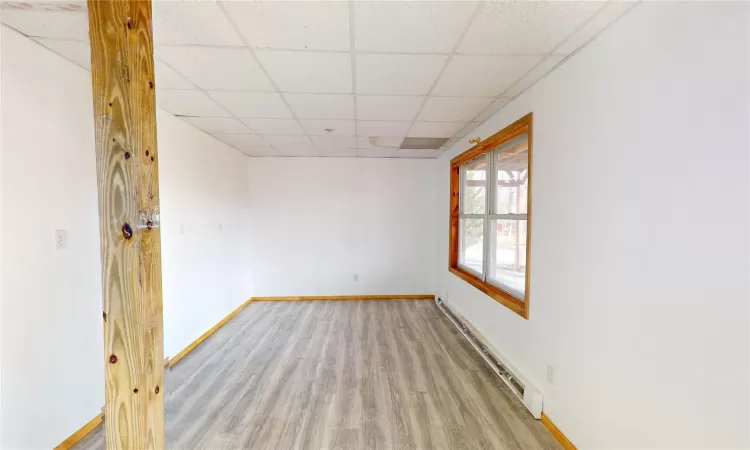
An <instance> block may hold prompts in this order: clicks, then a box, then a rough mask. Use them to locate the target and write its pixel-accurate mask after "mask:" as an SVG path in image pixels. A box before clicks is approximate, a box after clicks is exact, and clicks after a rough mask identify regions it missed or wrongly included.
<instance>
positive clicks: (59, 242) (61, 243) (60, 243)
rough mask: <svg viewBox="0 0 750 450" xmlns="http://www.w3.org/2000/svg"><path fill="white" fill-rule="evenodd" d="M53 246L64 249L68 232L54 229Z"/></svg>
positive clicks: (66, 244)
mask: <svg viewBox="0 0 750 450" xmlns="http://www.w3.org/2000/svg"><path fill="white" fill-rule="evenodd" d="M55 248H56V249H58V250H65V249H66V248H68V232H67V231H65V230H55Z"/></svg>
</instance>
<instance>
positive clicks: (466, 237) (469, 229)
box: [458, 218, 484, 273]
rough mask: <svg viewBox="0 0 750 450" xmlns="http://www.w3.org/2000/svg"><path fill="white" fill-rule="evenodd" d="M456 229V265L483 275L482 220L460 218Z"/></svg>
mask: <svg viewBox="0 0 750 450" xmlns="http://www.w3.org/2000/svg"><path fill="white" fill-rule="evenodd" d="M458 228H459V233H460V234H459V250H458V252H459V253H458V263H459V264H461V265H462V266H464V267H467V268H469V269H471V270H473V271H474V272H477V273H484V219H466V218H461V220H460V221H459V225H458Z"/></svg>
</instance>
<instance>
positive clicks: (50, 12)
mask: <svg viewBox="0 0 750 450" xmlns="http://www.w3.org/2000/svg"><path fill="white" fill-rule="evenodd" d="M633 4H634V3H632V2H628V1H619V2H618V1H609V2H605V1H537V2H533V1H526V2H502V1H493V2H475V1H429V0H427V1H377V2H376V1H359V0H352V1H265V2H263V1H241V0H235V1H218V2H217V1H199V0H198V1H174V0H173V1H159V0H154V20H153V23H154V42H155V59H156V65H155V71H156V86H157V104H158V105H159V106H160V107H161V108H163V109H165V110H167V111H169V112H171V113H172V114H175V115H178V116H187V117H184V120H185V121H186V122H188V123H190V124H192V125H193V126H195V127H198V128H200V129H202V130H204V131H206V132H207V133H210V134H212V135H214V136H216V137H217V138H219V139H221V140H222V141H224V142H226V143H227V144H229V145H231V146H233V147H235V148H236V149H238V150H240V151H242V152H244V153H246V154H248V155H250V156H336V157H340V156H350V157H381V158H382V157H405V158H434V157H436V156H438V155H439V154H440V153H441V152H442V150H443V149H445V148H447V147H448V146H450V145H452V144H453V143H455V142H457V141H458V140H460V139H462V138H464V137H465V136H466V135H467V133H469V132H470V131H471V130H473V129H474V128H476V126H477V125H479V123H481V122H482V121H484V120H486V119H487V118H489V117H490V116H491V115H492V114H494V113H496V112H497V111H499V110H500V109H501V108H502V107H503V106H504V105H505V104H506V103H507V102H508V101H509V100H510V99H511V98H513V97H514V96H516V95H518V94H520V93H521V92H522V91H523V90H525V89H526V88H528V87H529V86H531V85H532V84H533V83H534V82H536V81H537V80H539V79H540V78H541V77H543V76H544V75H545V74H546V73H548V72H549V71H550V70H552V69H554V68H555V66H557V65H558V64H559V63H560V62H561V61H562V60H563V59H564V58H565V57H566V56H568V55H570V54H571V53H573V52H575V51H576V50H577V49H579V48H580V47H581V46H582V45H585V44H586V43H587V42H588V41H589V40H591V39H592V38H593V37H595V36H596V35H597V34H598V33H599V32H600V31H601V30H603V29H604V28H606V27H607V26H609V25H610V24H611V23H613V22H614V21H615V20H616V19H617V18H618V17H619V16H621V15H622V14H623V13H624V12H625V11H627V10H628V9H629V8H630V7H632V5H633ZM1 5H2V15H0V19H1V20H2V22H3V23H4V24H6V25H7V26H10V27H12V28H14V29H16V30H18V31H19V32H21V33H23V34H25V35H27V36H29V37H31V38H33V39H35V40H36V41H38V42H39V43H41V44H42V45H45V46H46V47H48V48H50V49H51V50H52V51H54V52H57V53H59V54H60V55H62V56H63V57H65V58H68V59H69V60H71V61H73V62H74V63H76V64H78V65H80V66H82V67H85V68H87V69H88V68H89V67H90V56H89V44H88V22H87V16H86V12H85V7H86V6H85V3H81V2H67V1H65V0H62V1H60V0H58V1H57V2H50V1H49V0H47V1H45V2H42V3H34V1H33V0H32V1H31V2H29V1H28V0H27V1H26V2H23V3H21V2H6V3H1ZM327 129H330V130H332V131H330V132H329V131H326V130H327ZM406 136H409V137H444V138H451V139H450V140H449V141H448V142H447V143H446V144H445V145H444V146H443V147H442V148H441V149H436V150H400V149H398V147H399V145H400V143H401V140H402V139H403V138H404V137H406Z"/></svg>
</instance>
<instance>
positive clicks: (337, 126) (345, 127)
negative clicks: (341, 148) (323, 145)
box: [300, 119, 354, 136]
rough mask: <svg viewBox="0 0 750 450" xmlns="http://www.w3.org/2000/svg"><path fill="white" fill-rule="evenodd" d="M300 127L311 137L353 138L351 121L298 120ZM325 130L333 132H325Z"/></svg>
mask: <svg viewBox="0 0 750 450" xmlns="http://www.w3.org/2000/svg"><path fill="white" fill-rule="evenodd" d="M300 123H301V124H302V127H303V128H304V129H305V131H306V132H307V134H309V135H311V136H354V121H353V120H336V119H320V120H300ZM326 129H329V130H333V131H330V132H329V131H326Z"/></svg>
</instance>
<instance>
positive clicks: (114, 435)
mask: <svg viewBox="0 0 750 450" xmlns="http://www.w3.org/2000/svg"><path fill="white" fill-rule="evenodd" d="M88 17H89V38H90V41H91V81H92V86H93V92H94V122H95V137H96V168H97V180H98V190H99V226H100V238H101V252H102V289H103V304H104V314H103V320H104V349H105V377H106V378H105V390H106V393H105V397H106V402H105V408H104V411H105V428H106V436H107V437H106V441H107V449H109V450H113V449H121V450H132V449H138V450H147V449H148V450H161V449H163V448H164V400H163V398H164V387H163V384H162V380H163V378H164V351H163V340H162V339H163V338H162V303H161V302H162V300H161V243H160V241H161V239H160V233H159V172H158V169H157V162H158V156H157V155H158V153H157V151H156V105H155V96H154V92H155V91H154V88H155V85H154V59H153V42H152V27H151V1H150V0H88Z"/></svg>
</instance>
